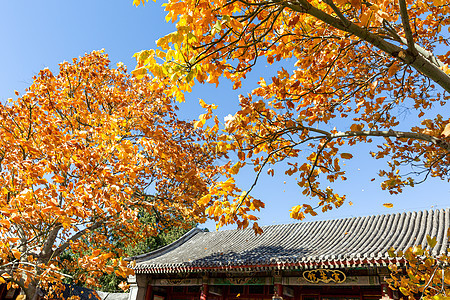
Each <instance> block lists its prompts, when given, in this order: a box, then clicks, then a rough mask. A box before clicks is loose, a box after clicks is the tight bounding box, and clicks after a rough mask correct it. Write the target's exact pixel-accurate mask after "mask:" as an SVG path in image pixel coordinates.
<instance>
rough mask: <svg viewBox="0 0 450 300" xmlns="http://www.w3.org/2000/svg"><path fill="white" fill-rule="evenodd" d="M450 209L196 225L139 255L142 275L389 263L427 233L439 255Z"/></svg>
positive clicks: (423, 239) (422, 240)
mask: <svg viewBox="0 0 450 300" xmlns="http://www.w3.org/2000/svg"><path fill="white" fill-rule="evenodd" d="M449 227H450V209H448V208H447V209H445V210H444V209H441V210H429V211H419V212H407V213H397V214H388V215H375V216H367V217H356V218H346V219H336V220H327V221H314V222H299V223H295V224H287V225H273V226H264V227H262V229H263V230H264V233H263V234H261V235H255V233H254V232H253V230H252V229H245V230H226V231H218V232H204V231H202V230H200V229H198V228H195V229H193V230H191V231H190V232H188V233H187V234H185V235H184V236H183V237H181V238H180V239H179V240H177V241H176V242H174V243H172V244H170V245H168V246H165V247H163V248H160V249H158V250H156V251H153V252H150V253H147V254H143V255H140V256H136V257H133V258H131V259H133V260H135V261H136V266H135V270H136V273H171V272H196V271H204V270H211V271H213V270H217V271H219V270H231V269H235V270H255V269H257V270H270V269H287V268H305V269H308V268H316V267H321V268H342V267H362V266H386V265H388V264H389V263H391V262H394V263H397V264H399V263H401V261H397V260H396V259H395V258H390V257H389V256H388V254H387V250H388V249H389V248H391V247H394V248H395V249H396V250H405V249H406V248H408V247H410V246H414V245H422V246H423V247H424V248H427V247H428V244H427V235H430V236H432V237H433V236H435V237H436V238H437V245H436V246H435V247H434V248H433V249H432V254H433V255H438V254H441V253H445V252H446V251H447V247H448V238H447V228H449Z"/></svg>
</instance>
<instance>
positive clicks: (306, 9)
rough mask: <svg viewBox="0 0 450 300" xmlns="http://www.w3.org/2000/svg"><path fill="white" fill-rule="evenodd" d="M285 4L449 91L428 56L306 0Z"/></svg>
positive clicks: (446, 80)
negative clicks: (383, 54) (399, 44)
mask: <svg viewBox="0 0 450 300" xmlns="http://www.w3.org/2000/svg"><path fill="white" fill-rule="evenodd" d="M285 5H286V7H288V8H290V9H292V10H294V11H297V12H299V13H306V14H309V15H311V16H314V17H316V18H317V19H319V20H321V21H322V22H324V23H326V24H328V25H330V26H333V27H335V28H337V29H339V30H342V31H344V32H348V33H350V34H353V35H355V36H357V37H359V38H360V39H361V40H364V41H366V42H368V43H370V44H372V45H373V46H375V47H376V48H378V49H380V50H381V51H384V52H385V53H387V54H389V55H390V56H393V57H395V58H397V59H399V60H401V61H403V62H405V63H407V64H409V65H410V66H412V67H413V68H414V69H416V70H417V71H419V72H420V73H422V74H423V75H425V76H426V77H428V78H430V79H431V80H433V81H434V82H436V83H437V84H438V85H440V86H441V87H442V88H443V89H444V90H446V91H447V92H449V93H450V76H448V75H447V74H446V73H445V72H444V71H442V70H441V69H439V67H438V66H436V65H435V63H434V62H433V61H431V60H429V59H428V57H424V56H422V55H417V56H413V55H412V54H411V53H408V52H406V51H405V50H404V49H403V48H401V47H399V46H397V45H394V44H392V43H389V42H388V41H386V40H384V39H383V38H382V37H380V36H379V35H376V34H374V33H372V32H370V31H368V30H366V29H364V28H361V27H359V26H358V25H356V24H354V23H352V22H350V21H349V22H343V21H342V20H341V19H339V18H336V17H333V16H331V15H329V14H327V13H325V12H323V11H321V10H320V9H317V8H316V7H314V6H312V5H311V4H310V3H309V2H308V1H307V0H298V1H296V2H287V3H286V4H285ZM407 43H408V41H407ZM399 54H401V55H399Z"/></svg>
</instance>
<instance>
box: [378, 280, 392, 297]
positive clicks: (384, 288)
mask: <svg viewBox="0 0 450 300" xmlns="http://www.w3.org/2000/svg"><path fill="white" fill-rule="evenodd" d="M381 297H389V298H390V299H394V295H393V293H392V290H391V289H390V288H389V284H387V283H386V282H382V283H381Z"/></svg>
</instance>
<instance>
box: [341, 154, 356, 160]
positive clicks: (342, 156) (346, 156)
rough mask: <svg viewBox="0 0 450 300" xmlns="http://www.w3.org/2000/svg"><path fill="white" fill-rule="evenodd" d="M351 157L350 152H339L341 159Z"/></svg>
mask: <svg viewBox="0 0 450 300" xmlns="http://www.w3.org/2000/svg"><path fill="white" fill-rule="evenodd" d="M352 157H353V155H352V154H350V153H341V158H343V159H351V158H352Z"/></svg>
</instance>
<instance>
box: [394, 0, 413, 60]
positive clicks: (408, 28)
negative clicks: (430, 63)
mask: <svg viewBox="0 0 450 300" xmlns="http://www.w3.org/2000/svg"><path fill="white" fill-rule="evenodd" d="M398 3H399V5H400V15H401V17H402V24H403V30H404V31H405V36H406V40H407V44H408V50H409V51H410V52H411V54H412V55H413V56H417V54H418V53H417V49H416V47H415V43H414V39H413V35H412V30H411V26H410V25H409V16H408V8H407V7H406V2H405V0H398Z"/></svg>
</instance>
